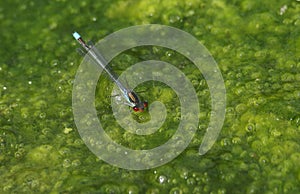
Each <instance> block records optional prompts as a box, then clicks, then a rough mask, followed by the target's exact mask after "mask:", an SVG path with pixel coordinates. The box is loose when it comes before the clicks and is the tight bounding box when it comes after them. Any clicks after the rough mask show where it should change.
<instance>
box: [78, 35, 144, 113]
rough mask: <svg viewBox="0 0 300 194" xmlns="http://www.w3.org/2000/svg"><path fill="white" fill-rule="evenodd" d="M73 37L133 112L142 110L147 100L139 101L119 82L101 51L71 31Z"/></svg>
mask: <svg viewBox="0 0 300 194" xmlns="http://www.w3.org/2000/svg"><path fill="white" fill-rule="evenodd" d="M73 37H74V38H75V39H76V40H77V41H78V42H79V44H80V45H81V46H82V47H83V48H84V50H85V54H87V55H88V56H89V57H90V59H92V61H93V62H94V63H95V64H96V65H100V67H101V68H102V69H103V70H104V71H105V72H106V73H107V74H108V76H109V77H110V79H111V80H112V81H113V82H114V83H115V84H116V85H117V86H118V88H119V89H120V91H121V93H122V96H123V97H124V98H125V100H126V104H128V105H129V106H130V107H132V109H133V110H134V111H135V112H142V111H144V109H145V108H146V107H147V105H148V104H147V102H143V101H141V99H140V98H139V96H138V95H137V93H136V92H134V91H133V90H131V89H129V88H127V87H125V86H124V84H122V83H121V81H119V80H118V77H117V76H116V74H115V73H114V72H113V71H112V70H110V69H109V68H107V67H106V65H107V61H106V60H105V59H104V57H103V56H102V55H101V53H100V52H99V51H98V49H97V48H96V47H95V46H94V45H93V44H87V43H85V41H84V40H83V39H82V38H81V36H80V35H79V34H78V33H77V32H74V33H73Z"/></svg>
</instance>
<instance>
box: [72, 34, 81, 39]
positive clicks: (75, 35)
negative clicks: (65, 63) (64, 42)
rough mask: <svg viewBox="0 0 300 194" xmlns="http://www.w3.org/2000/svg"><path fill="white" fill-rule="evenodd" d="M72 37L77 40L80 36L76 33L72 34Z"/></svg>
mask: <svg viewBox="0 0 300 194" xmlns="http://www.w3.org/2000/svg"><path fill="white" fill-rule="evenodd" d="M73 37H74V38H75V39H76V40H78V39H79V38H80V37H81V36H80V34H78V33H77V32H73Z"/></svg>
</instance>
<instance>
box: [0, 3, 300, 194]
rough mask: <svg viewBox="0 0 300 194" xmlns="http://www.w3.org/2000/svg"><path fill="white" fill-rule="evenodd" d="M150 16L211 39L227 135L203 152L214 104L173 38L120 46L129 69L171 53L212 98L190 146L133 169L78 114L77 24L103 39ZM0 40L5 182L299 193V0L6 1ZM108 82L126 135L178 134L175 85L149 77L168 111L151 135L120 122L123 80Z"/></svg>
mask: <svg viewBox="0 0 300 194" xmlns="http://www.w3.org/2000/svg"><path fill="white" fill-rule="evenodd" d="M285 6H286V9H285V8H284V7H285ZM147 23H158V24H164V25H170V26H174V27H177V28H180V29H182V30H184V31H186V32H188V33H190V34H192V35H193V36H195V37H196V38H197V39H198V40H199V41H200V42H201V43H203V44H204V45H205V46H206V48H208V49H209V51H210V52H211V54H212V55H213V57H214V58H215V60H216V62H217V63H218V65H219V68H220V70H221V72H222V74H223V78H224V81H225V86H226V90H227V95H226V96H227V110H226V111H227V112H226V119H225V123H224V127H223V128H222V131H221V134H220V136H219V138H218V140H217V142H216V143H215V144H214V146H213V147H212V149H211V150H210V151H209V152H208V153H207V154H206V155H204V156H199V155H198V146H199V145H200V144H201V140H202V137H203V135H204V132H205V129H206V127H207V124H208V120H209V111H210V95H209V91H208V88H207V86H206V83H205V80H203V77H202V76H201V73H200V72H197V71H195V70H196V68H195V67H193V65H192V64H190V63H189V62H188V61H186V59H185V58H182V57H181V56H179V55H177V54H176V53H172V51H168V50H164V49H162V48H152V47H151V48H141V49H140V50H139V49H133V50H132V51H128V52H127V53H124V54H123V55H120V56H118V57H117V58H116V59H115V63H114V64H115V65H114V66H113V68H114V69H115V70H116V72H118V73H120V72H122V71H123V70H125V69H126V68H127V67H128V66H130V65H131V64H134V63H135V62H138V61H139V60H141V57H142V58H143V59H152V58H155V59H157V60H164V61H167V62H170V63H171V62H172V63H173V64H174V65H176V66H177V67H178V68H180V69H181V70H182V71H183V72H184V73H185V74H186V75H187V76H188V77H189V78H190V79H191V80H192V83H193V85H194V87H195V89H196V91H197V94H198V97H199V101H200V108H201V114H200V118H199V119H200V125H199V130H198V131H197V134H196V135H195V137H194V139H193V140H192V142H191V144H190V145H189V147H188V148H187V149H186V150H185V151H184V152H183V153H182V154H180V155H179V156H178V157H177V158H176V159H175V160H173V161H171V162H170V163H168V164H166V165H164V166H161V167H158V168H155V169H150V170H145V171H129V170H124V169H119V168H117V167H113V166H111V165H109V164H107V163H105V162H103V161H101V160H100V159H98V158H97V157H96V156H95V155H94V154H93V153H92V152H90V151H89V149H88V148H87V147H86V146H85V144H84V143H83V141H82V140H81V138H80V135H79V133H78V131H77V128H76V126H75V124H74V120H73V114H72V103H71V101H72V82H73V80H74V77H75V73H76V70H77V68H78V66H79V64H80V61H81V57H80V56H79V55H78V54H77V53H76V52H75V49H76V48H77V47H78V45H77V43H76V42H75V41H74V40H73V38H72V36H71V33H72V32H73V30H78V31H79V32H81V33H82V34H84V35H85V37H90V39H92V40H94V41H97V40H99V39H101V38H103V37H104V36H106V35H108V34H110V33H112V32H114V31H117V30H119V29H122V28H125V27H129V26H132V25H138V24H147ZM0 40H1V42H0V56H1V58H0V165H1V166H0V179H1V181H0V193H49V192H50V193H51V192H52V193H174V194H175V193H299V192H300V184H299V182H300V145H299V142H300V103H299V100H300V57H299V56H300V2H299V1H296V0H280V1H276V0H271V1H258V0H256V1H253V0H243V1H235V0H233V1H229V0H227V1H221V0H214V1H208V0H206V1H200V0H199V1H198V0H190V1H179V0H178V1H173V0H167V1H163V2H161V1H159V0H153V1H150V0H144V1H117V0H113V1H111V0H110V1H108V0H103V1H90V0H81V1H77V0H75V1H66V0H56V1H55V0H53V1H37V0H36V1H27V0H25V1H24V0H23V1H20V0H12V1H5V2H4V1H2V2H0ZM143 54H144V55H143ZM100 82H101V83H103V85H101V86H99V87H98V88H97V94H99V96H98V97H97V99H96V106H97V110H98V112H97V113H98V115H99V117H101V118H104V120H105V123H104V126H108V128H107V129H106V131H107V133H108V134H109V135H111V136H112V138H113V139H115V140H116V141H117V142H119V143H122V144H124V145H127V146H128V147H131V148H135V149H149V148H151V147H155V146H157V145H160V144H161V142H164V141H166V140H167V139H168V138H169V137H170V136H171V135H172V134H173V133H174V129H176V125H177V124H178V117H179V115H180V112H179V111H180V109H179V108H178V107H177V106H179V103H178V100H177V99H176V97H175V98H174V93H173V92H172V91H170V90H171V89H170V88H169V87H167V86H166V85H163V84H160V83H152V82H149V83H145V84H143V85H141V86H139V87H140V88H139V90H140V91H143V90H145V88H146V90H147V91H146V92H141V96H142V97H143V98H145V99H147V100H149V101H150V102H151V100H152V99H159V100H161V101H163V102H164V103H166V107H167V108H168V113H169V114H168V117H167V120H166V123H165V124H164V125H163V126H162V129H161V130H159V131H158V132H156V133H155V134H153V135H152V136H150V137H149V139H147V138H146V137H142V138H141V137H137V136H135V135H132V134H128V133H124V131H122V129H119V128H117V127H115V126H116V125H114V124H111V123H112V122H113V121H114V120H113V116H112V114H111V109H110V106H109V100H107V98H106V97H105V95H107V94H108V95H109V90H110V89H111V88H112V87H113V85H112V84H111V83H110V81H109V80H107V78H106V77H105V76H104V77H101V78H100ZM103 90H105V91H107V94H103V93H102V92H101V91H103ZM145 114H146V113H145ZM132 116H133V117H134V119H136V120H140V121H141V122H142V121H143V119H145V118H144V117H147V115H146V116H144V117H143V116H139V115H132ZM146 119H147V118H146Z"/></svg>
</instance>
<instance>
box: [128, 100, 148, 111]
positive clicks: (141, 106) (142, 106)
mask: <svg viewBox="0 0 300 194" xmlns="http://www.w3.org/2000/svg"><path fill="white" fill-rule="evenodd" d="M147 106H148V102H143V103H139V104H137V105H136V106H134V107H132V109H133V111H134V112H143V111H144V110H145V108H147Z"/></svg>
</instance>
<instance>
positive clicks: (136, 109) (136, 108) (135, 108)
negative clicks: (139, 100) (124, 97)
mask: <svg viewBox="0 0 300 194" xmlns="http://www.w3.org/2000/svg"><path fill="white" fill-rule="evenodd" d="M132 109H133V110H134V112H137V111H139V110H140V109H139V108H138V107H136V106H135V107H133V108H132Z"/></svg>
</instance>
